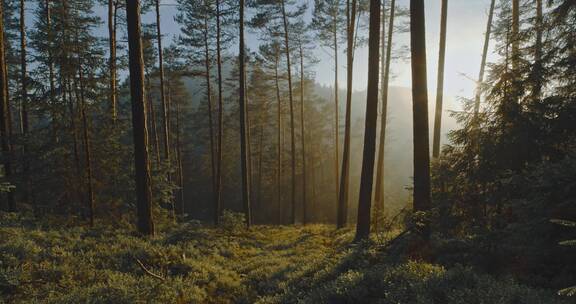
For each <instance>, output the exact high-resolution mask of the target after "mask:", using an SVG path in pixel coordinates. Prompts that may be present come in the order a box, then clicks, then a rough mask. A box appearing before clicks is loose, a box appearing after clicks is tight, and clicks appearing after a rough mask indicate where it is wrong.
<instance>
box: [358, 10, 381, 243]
mask: <svg viewBox="0 0 576 304" xmlns="http://www.w3.org/2000/svg"><path fill="white" fill-rule="evenodd" d="M368 48H369V49H368V97H367V100H366V127H365V133H364V153H363V156H364V157H363V161H362V175H361V181H360V199H359V201H358V221H357V226H356V240H357V241H358V240H363V239H367V238H368V237H369V235H370V208H371V205H372V186H373V179H374V160H375V152H376V129H377V124H378V74H379V71H378V70H379V66H378V61H379V60H380V54H379V52H380V49H379V48H380V0H370V33H369V41H368Z"/></svg>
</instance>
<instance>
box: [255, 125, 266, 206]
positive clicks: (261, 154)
mask: <svg viewBox="0 0 576 304" xmlns="http://www.w3.org/2000/svg"><path fill="white" fill-rule="evenodd" d="M264 124H265V120H264V119H262V121H261V122H260V132H259V133H260V138H259V140H258V184H257V188H256V189H257V192H256V194H257V195H258V200H257V202H258V206H257V207H256V208H259V207H261V206H262V172H263V171H264V170H262V169H263V167H262V160H263V159H264V150H263V147H264Z"/></svg>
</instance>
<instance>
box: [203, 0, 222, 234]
mask: <svg viewBox="0 0 576 304" xmlns="http://www.w3.org/2000/svg"><path fill="white" fill-rule="evenodd" d="M204 4H205V5H208V4H207V2H204ZM204 68H205V77H206V100H207V103H208V129H209V132H210V164H211V167H212V199H213V202H214V224H215V225H216V226H218V224H219V222H220V213H221V209H222V208H221V206H220V201H219V200H218V198H217V196H218V191H219V190H218V185H217V183H216V179H217V175H218V174H217V169H216V153H217V151H216V146H215V144H214V123H213V119H212V83H211V79H210V78H211V76H210V69H211V67H210V48H209V46H208V16H204Z"/></svg>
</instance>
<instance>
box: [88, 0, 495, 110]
mask: <svg viewBox="0 0 576 304" xmlns="http://www.w3.org/2000/svg"><path fill="white" fill-rule="evenodd" d="M301 1H307V2H308V3H309V9H310V10H311V9H312V7H313V0H301ZM161 3H162V6H161V14H162V21H161V25H162V31H163V32H164V33H163V34H164V38H163V39H164V45H165V46H167V45H169V44H170V42H171V41H172V40H173V39H174V37H176V36H178V34H179V31H180V30H179V25H178V24H177V23H176V22H175V21H174V16H175V14H176V13H177V10H178V7H177V5H176V0H162V2H161ZM397 5H398V6H401V7H404V8H407V7H408V5H409V0H398V1H397ZM425 5H426V44H427V61H428V86H429V87H428V89H429V92H430V96H431V98H433V97H434V96H435V91H436V82H437V81H436V79H437V67H438V44H439V34H440V6H441V1H440V0H428V1H425ZM489 6H490V0H449V4H448V30H447V50H446V65H445V87H444V94H445V96H446V109H447V110H451V109H452V110H455V109H458V107H459V105H458V103H457V102H455V100H456V98H457V97H471V96H473V94H474V89H475V83H474V81H473V80H471V79H476V78H477V75H478V71H479V68H480V59H481V52H482V46H483V43H484V32H485V30H486V22H487V19H488V8H489ZM95 13H96V14H97V15H99V16H100V17H101V18H102V20H103V21H104V23H103V24H102V28H101V29H98V32H99V33H98V35H101V36H102V37H106V35H107V30H106V14H107V9H106V8H105V7H97V8H96V9H95ZM310 14H311V13H309V14H308V15H310ZM154 18H155V15H154V13H148V14H145V15H144V16H142V21H143V22H145V23H152V22H154ZM395 40H396V43H395V49H399V48H401V47H405V48H407V47H408V46H409V35H408V34H407V33H406V34H400V35H397V36H396V38H395ZM257 41H258V40H257V37H256V36H255V34H253V33H248V34H247V46H248V47H249V48H251V49H256V44H257V43H258V42H257ZM492 46H493V44H492ZM491 49H492V48H491ZM315 52H316V57H317V58H318V59H319V63H317V64H316V65H314V66H311V67H309V68H310V69H312V70H313V71H314V72H315V75H316V81H317V82H318V83H320V84H323V85H327V86H331V85H332V84H333V82H334V78H333V77H334V72H333V60H332V58H331V56H329V55H328V53H329V52H330V50H327V49H326V50H323V49H322V48H321V47H318V48H317V49H316V50H315ZM490 53H491V52H490ZM340 57H341V58H342V59H344V58H345V57H344V53H342V54H341V55H340ZM367 57H368V50H367V49H366V48H365V47H363V48H361V49H359V50H357V53H356V59H355V66H354V89H355V90H364V89H366V85H367V74H368V71H367V66H368V58H367ZM494 59H495V56H494V55H493V54H490V55H489V57H488V61H489V62H490V61H491V60H494ZM341 62H342V64H341V65H340V71H341V72H340V77H339V84H340V87H345V83H346V76H345V60H341ZM391 69H392V73H393V75H394V78H393V79H392V80H391V86H401V87H411V80H410V77H411V73H410V62H409V60H407V59H398V60H393V62H392V66H391ZM431 100H433V99H431Z"/></svg>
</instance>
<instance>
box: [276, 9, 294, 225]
mask: <svg viewBox="0 0 576 304" xmlns="http://www.w3.org/2000/svg"><path fill="white" fill-rule="evenodd" d="M285 2H286V1H285V0H280V3H281V4H282V21H283V23H284V47H285V49H286V66H287V69H288V97H289V100H290V137H291V151H290V154H291V156H292V194H291V196H290V197H291V208H292V209H291V211H292V213H291V217H290V222H291V223H292V224H296V140H295V132H294V131H295V130H294V129H295V127H294V98H293V96H292V95H293V92H292V65H291V59H290V40H289V38H288V37H289V36H290V35H289V33H288V15H287V14H286V3H285Z"/></svg>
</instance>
